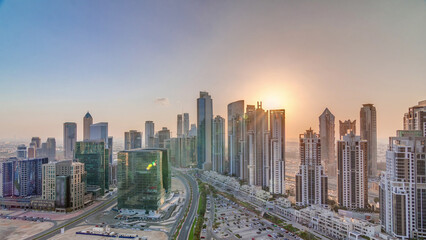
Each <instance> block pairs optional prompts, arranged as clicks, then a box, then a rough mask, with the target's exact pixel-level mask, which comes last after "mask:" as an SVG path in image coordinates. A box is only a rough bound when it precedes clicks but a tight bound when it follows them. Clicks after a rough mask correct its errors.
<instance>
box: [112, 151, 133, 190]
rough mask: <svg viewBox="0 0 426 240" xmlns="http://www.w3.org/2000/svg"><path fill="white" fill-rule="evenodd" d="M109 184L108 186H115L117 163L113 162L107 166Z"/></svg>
mask: <svg viewBox="0 0 426 240" xmlns="http://www.w3.org/2000/svg"><path fill="white" fill-rule="evenodd" d="M135 149H139V148H135ZM109 169H110V171H109V182H110V184H113V185H117V162H113V163H112V164H111V165H110V166H109Z"/></svg>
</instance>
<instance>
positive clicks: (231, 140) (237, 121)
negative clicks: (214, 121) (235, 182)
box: [228, 100, 244, 177]
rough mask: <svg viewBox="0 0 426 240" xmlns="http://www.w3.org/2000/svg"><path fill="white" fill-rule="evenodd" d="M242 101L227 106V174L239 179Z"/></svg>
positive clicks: (242, 115)
mask: <svg viewBox="0 0 426 240" xmlns="http://www.w3.org/2000/svg"><path fill="white" fill-rule="evenodd" d="M243 118H244V100H239V101H236V102H232V103H230V104H228V161H229V174H230V175H231V176H237V177H240V176H241V174H240V159H241V158H242V147H241V142H242V136H243V133H242V131H243V121H244V119H243Z"/></svg>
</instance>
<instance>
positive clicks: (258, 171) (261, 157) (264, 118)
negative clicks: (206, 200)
mask: <svg viewBox="0 0 426 240" xmlns="http://www.w3.org/2000/svg"><path fill="white" fill-rule="evenodd" d="M245 127H246V128H245V131H246V142H245V143H246V147H245V148H246V151H248V153H247V154H245V156H244V157H245V158H248V159H247V160H245V161H246V163H248V166H247V167H248V183H249V184H250V185H256V186H261V187H266V186H269V180H266V179H268V177H267V176H269V171H270V170H269V145H268V144H269V139H268V136H269V132H268V111H265V110H263V108H262V102H258V103H257V108H255V106H254V105H247V110H246V121H245Z"/></svg>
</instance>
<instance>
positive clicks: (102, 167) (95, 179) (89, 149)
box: [75, 140, 109, 195]
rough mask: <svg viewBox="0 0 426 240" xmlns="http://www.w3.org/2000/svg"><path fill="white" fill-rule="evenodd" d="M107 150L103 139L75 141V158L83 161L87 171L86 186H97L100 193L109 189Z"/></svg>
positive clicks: (102, 193)
mask: <svg viewBox="0 0 426 240" xmlns="http://www.w3.org/2000/svg"><path fill="white" fill-rule="evenodd" d="M108 157H109V150H108V149H107V148H106V144H105V142H104V141H103V140H90V141H84V142H77V143H76V148H75V158H76V159H77V161H78V162H81V163H84V169H85V171H86V172H87V186H88V187H99V188H100V193H101V195H104V193H105V191H108V190H109V184H108V183H109V181H108V180H109V177H108V172H109V161H108Z"/></svg>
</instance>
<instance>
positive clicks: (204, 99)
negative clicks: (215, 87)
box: [197, 92, 213, 170]
mask: <svg viewBox="0 0 426 240" xmlns="http://www.w3.org/2000/svg"><path fill="white" fill-rule="evenodd" d="M212 122H213V100H212V98H211V96H210V95H209V93H208V92H200V97H199V98H198V99H197V161H198V168H200V169H204V170H211V167H212V166H211V165H212Z"/></svg>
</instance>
